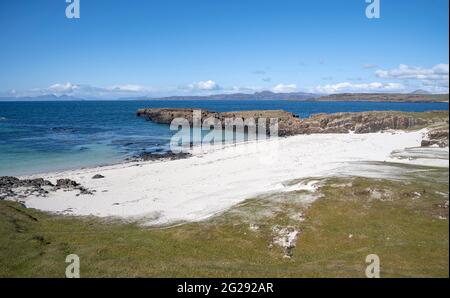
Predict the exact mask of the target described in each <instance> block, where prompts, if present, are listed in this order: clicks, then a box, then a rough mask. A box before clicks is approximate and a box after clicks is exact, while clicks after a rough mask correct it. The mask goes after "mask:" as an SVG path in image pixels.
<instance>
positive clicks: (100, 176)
mask: <svg viewBox="0 0 450 298" xmlns="http://www.w3.org/2000/svg"><path fill="white" fill-rule="evenodd" d="M102 178H105V176H103V175H100V174H96V175H94V176H92V179H102Z"/></svg>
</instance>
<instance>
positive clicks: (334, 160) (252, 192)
mask: <svg viewBox="0 0 450 298" xmlns="http://www.w3.org/2000/svg"><path fill="white" fill-rule="evenodd" d="M427 131H428V130H427V129H422V130H419V131H412V132H404V131H389V132H384V133H381V132H380V133H369V134H359V135H358V134H311V135H297V136H290V137H286V138H279V139H273V140H266V141H264V142H259V143H258V142H254V143H251V142H250V143H248V142H247V143H240V144H236V145H233V144H231V145H228V146H226V145H225V146H224V145H218V146H214V147H209V150H208V151H207V152H200V154H198V153H194V154H193V156H192V157H189V158H187V159H178V160H169V161H166V160H161V161H141V162H124V163H120V164H115V165H107V166H101V167H90V168H84V169H76V170H70V171H60V172H54V173H44V174H35V175H27V176H21V178H27V179H31V178H36V177H41V178H44V179H46V180H49V181H52V182H55V181H56V180H57V179H60V178H67V179H71V180H74V181H76V182H78V183H80V184H81V185H82V186H83V187H86V188H87V189H88V190H90V191H94V193H93V194H89V195H78V196H77V195H76V192H74V191H64V190H58V191H56V192H52V193H49V194H48V196H47V197H36V196H29V197H27V198H25V199H23V201H21V202H22V203H23V204H24V205H25V206H26V207H27V208H35V209H39V210H43V211H47V212H51V213H56V214H62V215H72V216H97V217H101V218H108V217H111V218H119V219H122V220H125V221H132V222H137V223H139V224H141V225H145V226H161V225H163V226H164V225H172V224H176V223H180V222H181V223H185V222H196V221H201V220H204V219H207V218H210V217H212V216H214V215H216V214H218V213H221V212H223V211H225V210H228V209H229V208H231V207H233V206H235V205H236V204H238V203H240V202H243V201H245V200H246V199H249V198H253V197H256V196H258V195H261V194H267V193H271V192H286V191H287V192H290V191H298V190H301V189H304V190H305V188H304V187H303V186H302V185H290V184H289V182H290V181H294V180H298V179H304V178H310V177H325V178H326V177H328V176H333V175H334V176H336V175H341V176H345V175H349V174H350V175H354V176H363V177H364V176H367V175H374V174H375V175H379V173H378V174H376V171H374V172H373V173H370V172H366V171H367V169H365V168H364V164H367V163H371V162H372V163H376V162H380V163H390V162H398V163H403V164H418V165H427V166H441V167H448V159H447V160H440V159H428V158H425V159H423V158H422V159H414V158H411V156H407V154H406V157H402V155H401V154H400V155H398V154H397V155H398V156H392V155H391V153H393V152H394V151H400V152H404V151H405V148H417V147H420V143H421V141H422V139H423V136H424V135H425V134H426V132H427ZM423 150H431V152H441V151H442V152H443V153H444V156H445V155H446V156H448V147H447V148H431V149H430V148H428V149H427V148H420V149H419V151H420V152H422V151H423ZM419 155H420V154H419ZM324 156H327V158H323V157H324ZM426 161H428V162H426ZM358 163H361V165H358ZM97 174H100V175H102V176H104V177H103V178H102V179H92V177H93V176H94V175H97ZM175 186H176V187H175ZM308 187H310V186H308ZM308 187H307V188H308Z"/></svg>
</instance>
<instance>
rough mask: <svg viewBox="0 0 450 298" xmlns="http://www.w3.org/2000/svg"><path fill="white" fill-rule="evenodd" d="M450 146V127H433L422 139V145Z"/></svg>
mask: <svg viewBox="0 0 450 298" xmlns="http://www.w3.org/2000/svg"><path fill="white" fill-rule="evenodd" d="M430 146H438V147H441V148H445V147H448V127H447V129H445V128H437V129H431V130H430V131H429V132H428V133H427V134H426V136H425V138H424V139H423V140H422V147H430Z"/></svg>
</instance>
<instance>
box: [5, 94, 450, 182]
mask: <svg viewBox="0 0 450 298" xmlns="http://www.w3.org/2000/svg"><path fill="white" fill-rule="evenodd" d="M146 107H149V108H150V107H178V108H183V107H188V108H189V107H190V108H202V109H208V110H211V111H237V110H255V109H258V110H262V109H264V110H269V109H283V110H286V111H290V112H292V113H294V114H297V115H299V116H300V117H307V116H309V115H311V114H316V113H335V112H361V111H373V110H397V111H411V112H422V111H427V110H448V104H447V103H378V102H358V103H355V102H288V101H68V102H0V176H2V175H21V174H32V173H39V172H46V171H55V170H64V169H72V168H80V167H87V166H96V165H103V164H110V163H116V162H120V161H123V160H124V159H125V158H127V157H131V156H134V155H136V154H138V153H140V152H144V151H147V152H157V151H165V150H168V143H169V140H170V137H171V136H172V134H173V133H174V132H171V131H170V130H169V128H168V126H166V125H159V124H155V123H151V122H147V121H144V120H143V119H141V118H138V117H136V114H135V113H136V110H137V109H139V108H146Z"/></svg>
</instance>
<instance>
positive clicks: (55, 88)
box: [47, 82, 80, 93]
mask: <svg viewBox="0 0 450 298" xmlns="http://www.w3.org/2000/svg"><path fill="white" fill-rule="evenodd" d="M79 88H80V86H79V85H76V84H72V83H70V82H67V83H65V84H53V85H51V86H50V87H48V88H47V90H48V91H50V92H55V93H61V92H73V91H74V90H77V89H79Z"/></svg>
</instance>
